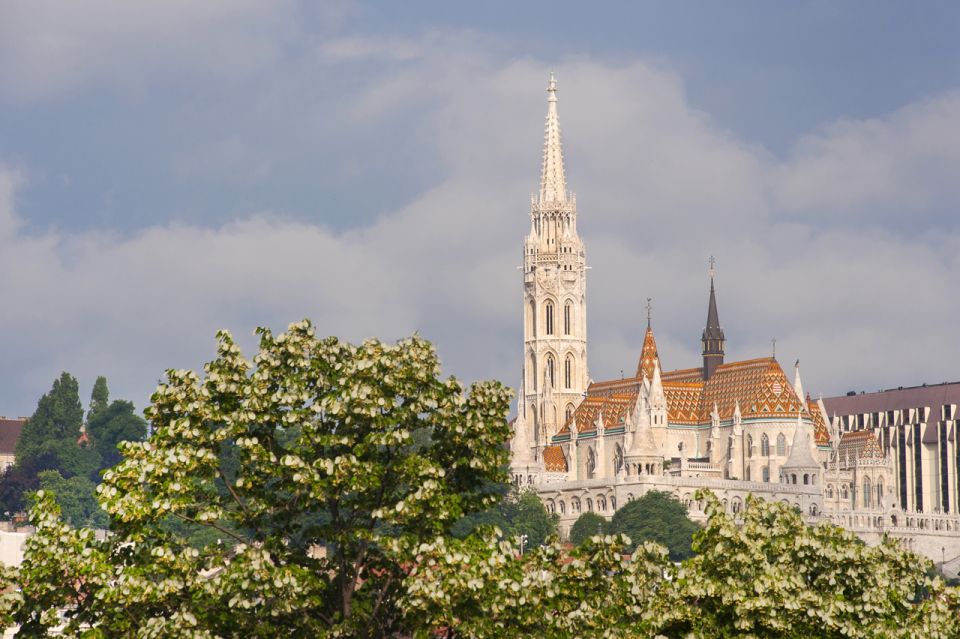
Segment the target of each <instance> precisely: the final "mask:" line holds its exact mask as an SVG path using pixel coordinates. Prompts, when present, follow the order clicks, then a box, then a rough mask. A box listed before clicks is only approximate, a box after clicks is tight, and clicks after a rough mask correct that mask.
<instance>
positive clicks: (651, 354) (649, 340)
mask: <svg viewBox="0 0 960 639" xmlns="http://www.w3.org/2000/svg"><path fill="white" fill-rule="evenodd" d="M659 361H660V356H659V355H657V341H656V340H655V339H654V338H653V329H652V328H650V327H649V326H648V327H647V333H646V335H644V336H643V349H642V350H641V351H640V361H639V362H638V363H637V377H638V378H640V379H643V378H644V377H646V378H647V379H653V368H654V366H655V365H656V364H657V363H658V362H659Z"/></svg>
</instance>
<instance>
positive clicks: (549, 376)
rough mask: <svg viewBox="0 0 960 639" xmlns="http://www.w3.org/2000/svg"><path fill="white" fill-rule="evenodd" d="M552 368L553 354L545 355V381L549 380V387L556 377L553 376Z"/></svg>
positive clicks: (552, 384)
mask: <svg viewBox="0 0 960 639" xmlns="http://www.w3.org/2000/svg"><path fill="white" fill-rule="evenodd" d="M553 369H554V366H553V355H547V381H548V382H550V387H551V388H553V386H555V385H556V378H555V377H554V371H553Z"/></svg>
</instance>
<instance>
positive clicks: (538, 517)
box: [451, 491, 557, 548]
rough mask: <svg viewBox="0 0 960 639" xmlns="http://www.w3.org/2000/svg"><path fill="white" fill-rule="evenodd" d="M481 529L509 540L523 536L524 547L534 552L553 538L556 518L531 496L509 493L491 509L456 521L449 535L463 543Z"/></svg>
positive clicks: (526, 493)
mask: <svg viewBox="0 0 960 639" xmlns="http://www.w3.org/2000/svg"><path fill="white" fill-rule="evenodd" d="M481 526H487V527H495V528H498V529H500V530H501V531H503V532H504V533H506V535H507V536H508V537H519V536H520V535H526V536H527V539H526V542H525V546H526V547H527V548H534V547H536V546H542V545H543V544H544V543H545V542H546V541H547V538H548V537H550V536H551V535H555V534H556V532H557V516H556V515H551V514H550V513H548V512H547V509H546V508H545V507H544V505H543V502H542V501H541V500H540V498H539V497H537V495H536V493H534V492H531V491H522V492H520V493H517V492H508V493H507V494H506V495H505V496H504V499H503V500H502V501H501V502H500V503H499V504H497V505H496V506H494V507H493V508H489V509H487V510H485V511H483V512H479V513H475V514H472V515H468V516H467V517H464V518H463V519H461V520H460V521H458V522H457V523H456V524H455V525H454V526H453V529H452V531H451V532H452V534H453V535H454V536H455V537H459V538H461V539H462V538H464V537H466V536H467V535H469V534H471V533H473V532H474V531H476V530H477V529H478V528H480V527H481Z"/></svg>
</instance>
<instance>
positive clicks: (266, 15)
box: [0, 0, 298, 101]
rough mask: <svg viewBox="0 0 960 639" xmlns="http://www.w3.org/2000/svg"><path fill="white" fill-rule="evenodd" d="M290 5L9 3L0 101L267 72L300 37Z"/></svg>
mask: <svg viewBox="0 0 960 639" xmlns="http://www.w3.org/2000/svg"><path fill="white" fill-rule="evenodd" d="M297 18H298V11H297V7H296V4H295V3H293V2H291V1H288V0H277V1H270V2H266V1H262V0H210V1H206V2H190V1H187V0H148V1H145V2H136V3H132V2H125V1H124V0H91V1H89V2H76V3H74V2H56V1H55V0H9V1H7V2H5V3H4V7H3V19H2V20H0V87H2V88H0V96H6V97H8V98H11V99H16V100H22V101H33V100H37V99H43V98H49V97H52V96H55V95H58V94H61V93H63V92H69V91H71V90H73V89H76V88H78V87H81V86H84V85H87V84H89V83H94V84H98V85H99V84H103V85H107V86H109V85H111V84H114V85H117V84H118V85H120V86H124V87H127V88H134V89H136V88H138V87H141V86H144V85H146V84H147V83H149V82H151V81H153V80H155V79H156V78H157V76H166V77H168V78H169V77H176V76H181V77H182V76H186V77H190V76H194V75H200V76H207V77H210V76H214V77H228V78H229V77H236V76H238V75H247V74H250V73H253V72H255V71H257V70H261V69H263V68H266V67H269V66H271V65H272V64H274V63H275V62H276V61H277V60H279V59H280V58H281V57H282V56H283V48H284V45H285V43H287V42H289V41H290V40H291V39H293V38H294V35H295V33H296V31H297Z"/></svg>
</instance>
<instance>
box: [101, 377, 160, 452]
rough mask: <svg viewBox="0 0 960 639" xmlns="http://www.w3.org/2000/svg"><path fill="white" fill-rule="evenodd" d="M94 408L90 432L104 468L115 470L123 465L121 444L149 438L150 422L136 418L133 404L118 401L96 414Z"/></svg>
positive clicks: (137, 416)
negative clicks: (118, 465) (147, 436)
mask: <svg viewBox="0 0 960 639" xmlns="http://www.w3.org/2000/svg"><path fill="white" fill-rule="evenodd" d="M99 379H103V378H102V377H101V378H98V381H99ZM92 405H93V402H91V411H90V414H91V415H92V417H91V418H90V419H89V420H88V422H87V432H88V434H89V436H90V439H91V441H92V442H93V446H94V448H95V449H96V451H97V453H98V454H99V456H100V467H101V468H111V467H113V466H116V465H117V464H119V463H120V460H121V456H120V450H119V449H118V446H119V444H120V443H121V442H134V441H140V440H142V439H143V438H144V437H146V435H147V422H146V421H145V420H144V419H143V418H142V417H140V416H139V415H137V414H136V410H135V409H134V407H133V402H128V401H123V400H116V401H114V402H113V403H112V404H110V405H109V406H106V407H103V408H98V409H97V410H96V411H94V410H92Z"/></svg>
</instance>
